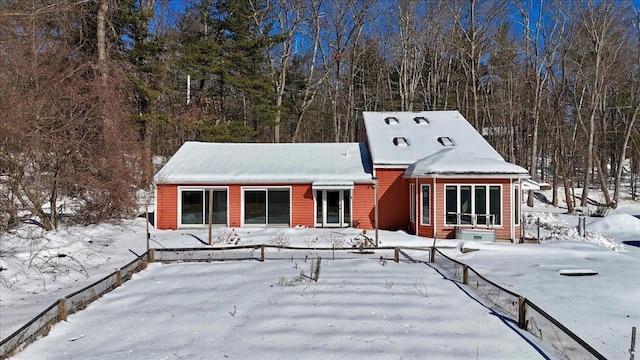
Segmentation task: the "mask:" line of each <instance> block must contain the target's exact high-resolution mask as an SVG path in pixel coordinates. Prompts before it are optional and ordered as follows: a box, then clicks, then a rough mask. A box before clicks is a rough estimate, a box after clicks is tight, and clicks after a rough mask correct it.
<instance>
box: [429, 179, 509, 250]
mask: <svg viewBox="0 0 640 360" xmlns="http://www.w3.org/2000/svg"><path fill="white" fill-rule="evenodd" d="M454 184H499V185H502V224H501V225H499V226H496V227H495V230H496V239H499V240H513V239H512V238H511V229H510V227H511V211H512V208H511V202H512V200H511V182H510V179H486V180H484V179H483V180H478V179H437V180H436V187H435V189H436V194H435V195H434V194H432V196H435V197H436V199H435V203H433V199H432V204H433V206H434V207H433V208H432V210H431V215H432V217H433V211H434V209H435V211H436V218H435V222H434V224H435V230H436V236H437V237H438V238H439V239H444V238H454V237H455V226H446V225H445V224H444V222H445V218H444V216H445V214H444V212H445V203H444V200H445V199H444V189H445V185H454ZM421 228H423V227H421ZM431 231H433V229H431ZM428 234H429V229H427V228H426V227H424V229H420V235H422V236H429V235H428ZM430 236H433V234H432V235H430ZM514 237H515V238H516V239H517V238H519V237H520V227H519V226H517V227H516V229H515V234H514Z"/></svg>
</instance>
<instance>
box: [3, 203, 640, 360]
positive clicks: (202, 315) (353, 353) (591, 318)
mask: <svg viewBox="0 0 640 360" xmlns="http://www.w3.org/2000/svg"><path fill="white" fill-rule="evenodd" d="M523 210H525V211H526V218H527V221H528V223H529V224H530V226H529V227H528V228H527V232H530V233H535V232H537V229H536V228H535V227H534V226H533V224H535V223H537V221H538V219H540V223H541V244H505V243H474V242H465V243H462V242H461V241H458V240H440V241H438V245H439V246H441V247H443V248H445V250H444V251H445V252H446V253H447V254H448V255H450V256H453V257H456V258H457V259H459V260H460V261H463V262H465V263H468V264H469V265H471V266H472V267H473V268H475V269H476V270H478V271H479V272H480V273H482V274H484V275H485V276H486V277H488V278H489V279H492V280H494V281H495V282H497V283H499V284H502V285H503V286H505V287H506V288H508V289H511V290H513V291H515V292H517V293H519V294H521V295H523V296H525V297H527V298H528V299H530V300H531V301H533V302H534V303H535V304H537V305H538V306H540V307H541V308H542V309H544V310H545V311H547V312H548V313H550V314H551V315H552V316H554V317H555V318H557V319H558V320H560V321H561V322H562V323H563V324H564V325H565V326H567V327H568V328H569V329H571V330H572V331H574V332H575V333H576V334H578V335H579V336H580V337H582V338H583V339H584V340H585V341H586V342H587V343H589V344H590V345H591V346H593V347H594V348H595V349H596V350H598V351H599V352H601V353H602V354H603V355H605V356H606V357H607V358H611V359H625V358H629V353H628V349H629V346H630V338H631V328H632V327H633V326H640V300H639V299H640V279H639V276H640V275H639V274H640V251H639V250H640V248H635V247H632V246H628V245H623V244H622V241H624V240H640V220H638V219H636V218H634V217H633V216H630V215H629V214H633V215H636V214H640V203H639V202H631V201H623V202H622V203H621V204H620V207H619V208H618V209H617V210H613V211H610V213H609V214H608V216H607V217H605V218H586V230H587V231H586V234H585V236H584V237H581V236H579V234H578V232H577V230H576V225H577V224H578V218H577V217H576V216H573V215H567V214H564V213H563V210H562V209H556V208H550V207H549V206H548V205H546V204H543V203H537V204H536V207H534V208H526V206H525V207H524V209H523ZM145 225H146V224H145V221H144V219H141V218H138V219H135V220H132V221H127V222H123V223H120V224H117V225H110V224H101V225H97V226H89V227H80V228H77V227H74V228H66V229H60V230H56V231H53V232H48V233H43V232H42V231H41V230H40V229H39V228H37V227H36V226H34V225H23V226H21V227H20V228H19V229H16V230H15V231H12V232H11V233H10V234H1V235H0V236H1V238H0V266H1V267H2V271H0V337H2V338H5V337H7V336H9V335H10V334H11V333H12V332H13V331H15V330H16V329H18V328H19V327H20V326H22V325H23V324H24V323H25V322H26V321H28V320H30V319H31V318H32V317H34V316H35V315H37V314H38V313H40V312H41V311H42V310H44V309H45V308H46V307H47V306H49V305H50V304H51V303H53V302H54V301H55V300H57V299H59V298H61V297H64V296H65V295H68V294H69V293H71V292H73V291H75V290H77V289H79V288H81V287H83V286H85V285H87V284H90V283H92V282H94V281H96V280H98V279H100V278H102V277H103V276H105V275H107V274H109V273H111V272H113V271H114V269H116V268H119V267H121V266H123V265H124V264H126V263H128V262H129V261H131V260H132V259H134V258H135V255H134V254H141V253H143V252H144V251H145V250H146V230H145ZM150 233H151V246H152V247H201V246H205V245H203V244H202V243H201V242H199V241H198V240H197V239H196V238H195V237H194V236H196V237H198V238H200V239H205V240H206V239H207V232H206V231H205V230H203V231H160V230H155V229H153V228H151V230H150ZM358 234H359V231H357V230H355V229H334V230H329V229H236V230H233V231H232V230H231V229H217V230H215V231H214V236H213V239H214V241H215V242H216V245H221V244H223V243H236V242H237V243H238V244H240V245H242V244H245V245H246V244H262V243H264V244H280V245H287V244H288V245H291V246H303V247H312V246H332V245H336V246H345V245H346V246H349V245H350V243H351V241H352V240H353V239H354V238H356V237H357V235H358ZM369 235H371V234H369ZM380 240H381V242H382V245H384V246H390V245H400V246H430V245H431V243H432V239H424V238H418V237H416V236H412V235H408V234H405V233H402V232H388V231H380ZM462 247H465V248H476V249H479V251H474V252H466V253H462V252H460V251H459V249H460V248H462ZM417 256H420V255H417ZM379 257H380V256H379V255H378V254H373V255H371V256H370V257H369V258H367V259H352V260H335V261H329V260H328V259H325V260H323V261H322V267H321V275H320V279H319V281H318V282H317V283H309V282H298V281H297V280H295V279H296V276H297V275H299V273H300V271H301V269H302V270H306V269H307V267H308V266H309V264H302V263H297V262H295V261H266V262H264V263H259V262H225V263H219V262H218V263H207V264H173V265H160V264H152V265H151V266H150V268H149V269H148V270H145V271H143V272H141V273H139V274H136V275H135V276H134V277H133V279H132V280H131V281H129V282H127V283H125V284H124V285H123V286H122V287H120V288H118V289H116V290H114V291H113V292H111V293H109V294H107V295H105V296H104V297H103V298H102V299H100V300H98V301H96V302H94V303H93V304H91V305H90V306H89V307H88V308H87V309H86V310H83V311H81V312H79V313H77V314H74V315H71V316H70V317H69V319H68V321H67V322H63V323H60V324H58V325H56V326H54V328H53V329H52V331H51V333H50V334H49V336H47V337H46V338H43V339H41V340H38V341H37V342H36V343H34V344H32V345H30V346H29V347H27V348H26V349H25V350H24V351H23V352H20V353H19V354H17V355H16V356H15V358H16V359H40V358H51V359H53V358H87V357H94V358H95V357H98V358H103V359H111V358H113V359H115V358H121V357H127V358H134V359H135V358H137V359H146V358H153V359H157V358H173V357H178V358H211V357H212V354H215V356H218V357H219V358H252V357H258V356H259V357H260V358H291V357H294V358H295V357H296V356H297V355H299V354H300V351H305V357H309V358H323V359H324V358H331V357H336V358H349V357H351V358H361V357H365V356H366V357H373V358H389V357H403V358H410V357H419V358H423V357H428V358H446V359H448V358H464V359H468V358H478V359H494V358H518V359H523V358H543V356H542V355H540V354H539V353H538V350H537V347H540V348H542V351H544V352H546V353H547V354H548V356H550V357H551V358H554V357H555V355H554V354H553V353H550V352H549V351H548V349H547V348H546V346H545V345H544V344H540V343H538V342H537V341H536V340H535V339H533V340H531V337H530V336H528V335H526V334H525V335H522V334H521V333H519V332H518V331H517V330H515V329H514V326H513V325H512V324H511V323H510V322H508V321H507V322H503V321H500V319H499V318H498V317H496V316H495V315H492V314H491V312H490V311H488V310H487V309H486V308H485V307H483V306H482V305H481V304H479V303H478V302H476V301H475V300H474V299H472V298H471V297H469V296H467V295H466V294H465V293H464V292H462V291H461V290H460V289H459V288H458V287H456V286H454V284H453V283H452V282H450V281H447V280H443V279H442V277H441V276H440V275H439V274H438V273H437V272H436V271H434V270H433V269H432V268H431V267H429V266H427V265H425V264H409V263H402V262H401V263H399V264H396V263H393V262H392V261H386V262H385V261H380V259H379ZM420 259H421V260H425V259H426V257H425V256H423V257H422V258H420ZM572 269H589V270H593V271H596V272H598V275H596V276H588V277H571V276H570V277H566V276H561V275H559V272H560V270H572ZM307 273H308V272H307ZM526 339H529V341H530V342H528V341H526ZM307 354H309V356H307ZM215 356H214V357H215Z"/></svg>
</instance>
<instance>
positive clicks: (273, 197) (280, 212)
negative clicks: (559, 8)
mask: <svg viewBox="0 0 640 360" xmlns="http://www.w3.org/2000/svg"><path fill="white" fill-rule="evenodd" d="M268 223H269V224H270V225H289V190H288V189H277V190H275V189H272V190H269V221H268Z"/></svg>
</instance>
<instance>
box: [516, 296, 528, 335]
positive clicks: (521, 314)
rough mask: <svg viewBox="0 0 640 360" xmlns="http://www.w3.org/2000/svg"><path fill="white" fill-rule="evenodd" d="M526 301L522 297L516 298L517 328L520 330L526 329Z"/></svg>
mask: <svg viewBox="0 0 640 360" xmlns="http://www.w3.org/2000/svg"><path fill="white" fill-rule="evenodd" d="M525 303H526V299H525V298H524V297H522V296H520V297H519V298H518V327H519V328H520V329H525V330H526V328H527V320H526V317H527V311H526V306H525V305H526V304H525Z"/></svg>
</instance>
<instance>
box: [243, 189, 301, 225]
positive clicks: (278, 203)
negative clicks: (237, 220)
mask: <svg viewBox="0 0 640 360" xmlns="http://www.w3.org/2000/svg"><path fill="white" fill-rule="evenodd" d="M290 219H291V191H290V190H289V189H282V188H274V189H245V190H244V223H245V224H246V225H262V226H289V225H290V223H291V220H290Z"/></svg>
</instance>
